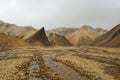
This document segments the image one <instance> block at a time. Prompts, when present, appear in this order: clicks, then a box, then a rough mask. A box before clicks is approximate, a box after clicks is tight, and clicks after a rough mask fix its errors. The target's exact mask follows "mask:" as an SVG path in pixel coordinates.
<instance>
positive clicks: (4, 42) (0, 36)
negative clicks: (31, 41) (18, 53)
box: [0, 33, 28, 47]
mask: <svg viewBox="0 0 120 80" xmlns="http://www.w3.org/2000/svg"><path fill="white" fill-rule="evenodd" d="M23 46H28V44H27V43H25V42H24V41H23V40H21V39H20V38H18V37H16V36H11V35H10V36H8V35H5V34H4V33H0V47H23Z"/></svg>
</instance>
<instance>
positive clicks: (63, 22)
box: [0, 0, 120, 29]
mask: <svg viewBox="0 0 120 80" xmlns="http://www.w3.org/2000/svg"><path fill="white" fill-rule="evenodd" d="M0 20H2V21H5V22H9V23H15V24H17V25H31V26H33V27H35V28H38V29H39V28H41V27H42V26H44V27H45V28H46V29H52V28H56V27H80V26H82V25H91V26H93V27H103V28H105V29H111V28H113V27H114V26H115V25H117V24H119V23H120V0H0Z"/></svg>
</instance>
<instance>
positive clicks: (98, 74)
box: [56, 54, 115, 80]
mask: <svg viewBox="0 0 120 80" xmlns="http://www.w3.org/2000/svg"><path fill="white" fill-rule="evenodd" d="M56 60H57V61H60V62H62V63H65V64H67V65H68V66H71V67H73V68H74V69H76V70H77V71H78V72H80V73H81V74H83V75H85V76H87V77H89V78H90V79H93V80H115V79H114V78H113V76H111V75H108V74H105V73H104V69H103V68H104V66H103V65H107V64H103V63H99V62H96V61H93V60H88V59H85V58H82V57H79V56H74V55H72V54H66V55H61V56H58V57H56Z"/></svg>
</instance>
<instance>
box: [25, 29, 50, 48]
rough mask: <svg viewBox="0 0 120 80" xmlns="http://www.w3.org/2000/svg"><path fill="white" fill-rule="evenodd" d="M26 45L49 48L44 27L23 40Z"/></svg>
mask: <svg viewBox="0 0 120 80" xmlns="http://www.w3.org/2000/svg"><path fill="white" fill-rule="evenodd" d="M25 41H26V42H27V43H29V44H31V45H34V46H50V43H49V40H48V38H47V36H46V33H45V30H44V27H43V28H42V29H40V30H39V31H37V32H36V33H35V34H33V35H32V36H31V37H29V38H28V39H26V40H25Z"/></svg>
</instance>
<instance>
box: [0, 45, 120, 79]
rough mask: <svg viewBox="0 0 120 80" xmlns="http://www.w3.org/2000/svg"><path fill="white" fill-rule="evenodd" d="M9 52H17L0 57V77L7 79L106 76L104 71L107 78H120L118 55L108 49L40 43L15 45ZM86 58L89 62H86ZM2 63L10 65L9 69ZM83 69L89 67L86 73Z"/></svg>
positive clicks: (99, 77) (98, 77)
mask: <svg viewBox="0 0 120 80" xmlns="http://www.w3.org/2000/svg"><path fill="white" fill-rule="evenodd" d="M11 52H12V53H13V54H15V55H16V56H15V58H14V59H12V58H8V59H4V58H2V59H3V60H2V61H0V62H1V63H2V62H4V64H3V63H2V64H0V65H1V67H0V70H2V71H3V72H0V79H1V80H3V79H5V80H8V78H10V79H13V80H18V79H19V80H42V79H43V80H90V79H96V78H95V76H97V80H99V79H100V80H105V78H101V77H103V75H104V74H105V75H106V76H107V77H108V78H107V79H109V78H111V79H110V80H119V79H120V76H119V75H120V63H119V62H120V58H119V57H120V56H119V55H118V54H117V55H114V56H112V57H111V55H110V54H108V53H107V54H105V55H104V54H98V53H92V54H91V53H89V51H88V52H84V51H82V50H81V49H80V48H39V47H31V48H14V49H12V50H11V51H9V52H8V53H11ZM66 56H67V57H66ZM70 57H71V58H70ZM74 58H75V59H77V60H78V61H79V60H81V61H79V62H77V60H76V61H75V62H74ZM21 59H22V60H21ZM8 61H9V62H11V63H8ZM16 61H19V63H17V62H16ZM87 61H88V62H92V63H87ZM83 63H84V64H83ZM94 63H95V64H96V63H97V65H98V67H97V66H95V65H92V64H94ZM78 64H80V65H79V66H78V67H75V66H74V65H78ZM5 65H9V67H11V68H9V71H8V68H7V66H5ZM2 66H3V67H2ZM81 66H84V67H83V68H81V69H79V70H80V71H79V70H78V68H80V67H81ZM92 67H95V69H94V68H92ZM3 68H4V69H3ZM87 68H91V69H93V70H92V71H93V73H95V74H91V73H89V71H91V69H87ZM101 68H102V69H101ZM84 70H88V71H86V72H87V73H86V72H85V71H84ZM94 70H95V71H94ZM96 70H98V72H97V71H96ZM5 71H7V73H6V72H5ZM11 71H12V73H11ZM2 73H4V74H2ZM98 74H99V75H98ZM101 74H102V75H101ZM3 75H4V76H3ZM12 75H14V76H12ZM7 76H9V77H7ZM18 76H19V77H18ZM91 76H92V77H91ZM107 79H106V80H107Z"/></svg>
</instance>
